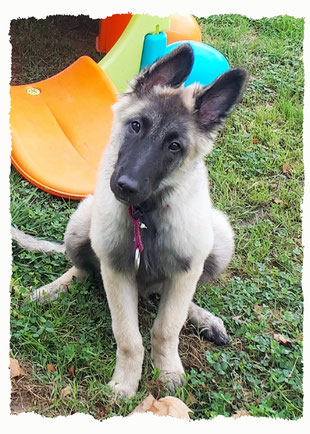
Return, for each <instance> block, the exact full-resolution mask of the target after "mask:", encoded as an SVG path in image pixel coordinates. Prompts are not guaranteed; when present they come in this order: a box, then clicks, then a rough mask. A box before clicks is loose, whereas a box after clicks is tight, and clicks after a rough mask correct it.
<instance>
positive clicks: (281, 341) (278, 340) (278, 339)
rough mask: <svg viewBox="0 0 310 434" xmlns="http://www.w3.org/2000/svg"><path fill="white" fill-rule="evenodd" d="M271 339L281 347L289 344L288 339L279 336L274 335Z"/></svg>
mask: <svg viewBox="0 0 310 434" xmlns="http://www.w3.org/2000/svg"><path fill="white" fill-rule="evenodd" d="M273 338H274V339H275V340H276V341H277V342H279V344H282V345H287V344H289V343H290V339H289V338H287V337H285V336H284V335H281V334H277V333H274V335H273Z"/></svg>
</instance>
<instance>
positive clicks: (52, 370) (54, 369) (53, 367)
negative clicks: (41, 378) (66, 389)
mask: <svg viewBox="0 0 310 434" xmlns="http://www.w3.org/2000/svg"><path fill="white" fill-rule="evenodd" d="M47 370H48V371H50V372H56V368H55V366H54V365H52V364H51V363H49V364H48V365H47Z"/></svg>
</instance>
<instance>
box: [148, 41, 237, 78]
mask: <svg viewBox="0 0 310 434" xmlns="http://www.w3.org/2000/svg"><path fill="white" fill-rule="evenodd" d="M183 43H189V44H190V45H191V47H192V48H193V51H194V65H193V68H192V71H191V73H190V75H189V77H188V78H187V80H186V81H185V83H184V85H185V86H188V85H190V84H192V83H195V82H198V83H200V84H203V85H205V86H207V85H209V84H211V83H212V82H213V81H214V80H215V79H216V78H217V77H218V76H219V75H221V74H222V73H223V72H225V71H227V70H228V69H229V64H228V62H227V60H226V58H225V57H224V56H223V54H221V53H220V52H219V51H217V50H216V49H215V48H213V47H211V46H210V45H207V44H203V43H202V42H197V41H181V42H175V43H173V44H170V45H168V46H167V36H166V35H165V33H159V34H158V35H147V36H146V37H145V42H144V48H143V53H142V59H141V69H143V68H144V67H145V66H147V65H150V64H152V63H153V62H155V60H156V59H158V58H159V57H161V56H163V55H165V54H168V53H170V51H172V50H173V49H174V48H176V47H177V46H178V45H180V44H183Z"/></svg>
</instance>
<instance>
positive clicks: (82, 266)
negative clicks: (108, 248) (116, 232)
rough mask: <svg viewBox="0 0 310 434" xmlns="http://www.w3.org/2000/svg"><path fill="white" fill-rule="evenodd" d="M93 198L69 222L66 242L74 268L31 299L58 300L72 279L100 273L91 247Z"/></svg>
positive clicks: (39, 289)
mask: <svg viewBox="0 0 310 434" xmlns="http://www.w3.org/2000/svg"><path fill="white" fill-rule="evenodd" d="M92 203H93V196H88V197H87V198H86V199H84V200H83V201H82V202H80V204H79V206H78V207H77V209H76V210H75V212H74V213H73V214H72V216H71V217H70V220H69V222H68V225H67V228H66V232H65V236H64V242H65V250H66V254H67V255H68V256H69V258H70V259H71V261H72V262H73V267H71V268H70V269H69V270H68V271H66V272H65V273H64V274H63V275H62V276H61V277H59V278H58V279H56V280H55V281H54V282H51V283H49V284H48V285H44V286H42V287H41V288H38V289H37V290H35V291H34V292H33V293H32V295H31V299H32V300H36V301H40V302H42V303H43V302H47V301H53V300H56V298H57V297H58V294H59V293H60V292H63V291H67V290H68V288H69V286H70V284H71V282H72V279H73V278H74V277H75V278H76V279H77V280H78V281H82V280H84V279H85V278H86V277H87V276H88V274H89V272H96V271H98V272H99V268H100V266H99V261H98V259H97V257H96V255H95V253H94V251H93V249H92V247H91V244H90V239H89V230H90V222H91V211H92Z"/></svg>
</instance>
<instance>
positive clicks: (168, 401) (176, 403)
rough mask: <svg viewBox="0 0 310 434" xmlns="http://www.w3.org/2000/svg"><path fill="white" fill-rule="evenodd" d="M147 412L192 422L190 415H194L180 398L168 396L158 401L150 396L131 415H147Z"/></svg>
mask: <svg viewBox="0 0 310 434" xmlns="http://www.w3.org/2000/svg"><path fill="white" fill-rule="evenodd" d="M147 411H150V412H152V413H153V414H156V415H157V416H172V417H176V418H179V419H186V420H190V417H189V415H188V413H189V412H191V413H192V410H190V409H189V408H188V407H187V405H186V404H184V402H183V401H181V400H180V399H179V398H175V397H174V396H166V397H165V398H160V399H158V400H157V399H155V398H154V396H153V395H151V394H150V395H148V396H147V397H146V398H145V400H144V401H143V402H142V403H141V404H140V405H138V406H137V407H136V408H135V409H134V410H133V412H131V413H130V415H131V414H134V413H146V412H147Z"/></svg>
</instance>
